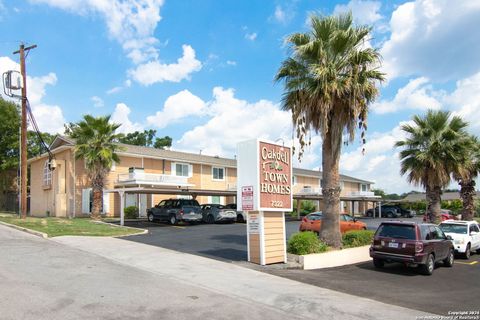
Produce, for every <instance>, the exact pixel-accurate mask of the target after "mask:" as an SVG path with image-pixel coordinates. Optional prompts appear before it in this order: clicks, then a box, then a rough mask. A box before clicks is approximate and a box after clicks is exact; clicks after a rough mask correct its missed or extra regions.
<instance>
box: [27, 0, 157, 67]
mask: <svg viewBox="0 0 480 320" xmlns="http://www.w3.org/2000/svg"><path fill="white" fill-rule="evenodd" d="M30 1H31V2H33V3H44V4H48V5H50V6H52V7H56V8H59V9H62V10H66V11H69V12H71V13H74V14H80V15H87V14H99V15H100V16H101V17H102V18H103V19H104V20H105V23H106V25H107V29H108V34H109V36H110V37H111V38H112V39H114V40H116V41H117V42H119V43H120V44H121V45H122V48H123V49H124V50H125V52H126V53H127V56H128V57H129V58H131V59H132V61H133V62H134V63H140V62H143V61H146V60H148V59H156V58H158V50H157V49H156V48H155V45H156V44H157V42H158V40H157V39H156V38H154V36H153V34H154V31H155V29H156V27H157V24H158V22H159V21H160V20H161V16H160V8H161V6H162V5H163V0H125V1H120V0H85V1H78V0H30Z"/></svg>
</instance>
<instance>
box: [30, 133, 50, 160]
mask: <svg viewBox="0 0 480 320" xmlns="http://www.w3.org/2000/svg"><path fill="white" fill-rule="evenodd" d="M40 135H41V136H42V140H43V141H44V142H45V144H46V145H47V147H48V146H49V145H50V144H51V143H52V142H53V140H55V137H56V135H52V134H50V133H48V132H42V133H40ZM27 149H28V157H29V158H33V157H36V156H38V155H41V154H42V153H44V152H47V150H46V149H45V146H44V145H43V144H42V142H41V140H40V138H39V137H38V134H37V133H36V132H35V131H28V133H27Z"/></svg>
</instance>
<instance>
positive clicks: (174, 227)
mask: <svg viewBox="0 0 480 320" xmlns="http://www.w3.org/2000/svg"><path fill="white" fill-rule="evenodd" d="M170 227H172V228H178V229H185V227H180V226H170Z"/></svg>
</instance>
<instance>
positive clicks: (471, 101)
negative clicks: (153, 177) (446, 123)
mask: <svg viewBox="0 0 480 320" xmlns="http://www.w3.org/2000/svg"><path fill="white" fill-rule="evenodd" d="M445 104H446V105H449V106H450V107H451V109H452V110H453V112H454V114H456V115H459V116H461V117H463V119H465V120H466V121H468V122H469V123H470V129H471V131H472V132H473V133H474V134H475V135H477V136H480V72H478V73H476V74H474V75H473V76H471V77H468V78H466V79H463V80H460V81H457V83H456V89H455V91H453V92H452V94H450V95H448V96H447V97H446V98H445Z"/></svg>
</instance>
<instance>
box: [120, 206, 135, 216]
mask: <svg viewBox="0 0 480 320" xmlns="http://www.w3.org/2000/svg"><path fill="white" fill-rule="evenodd" d="M123 212H124V213H125V218H126V219H137V218H138V208H137V207H136V206H129V207H126V208H125V209H123Z"/></svg>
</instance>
